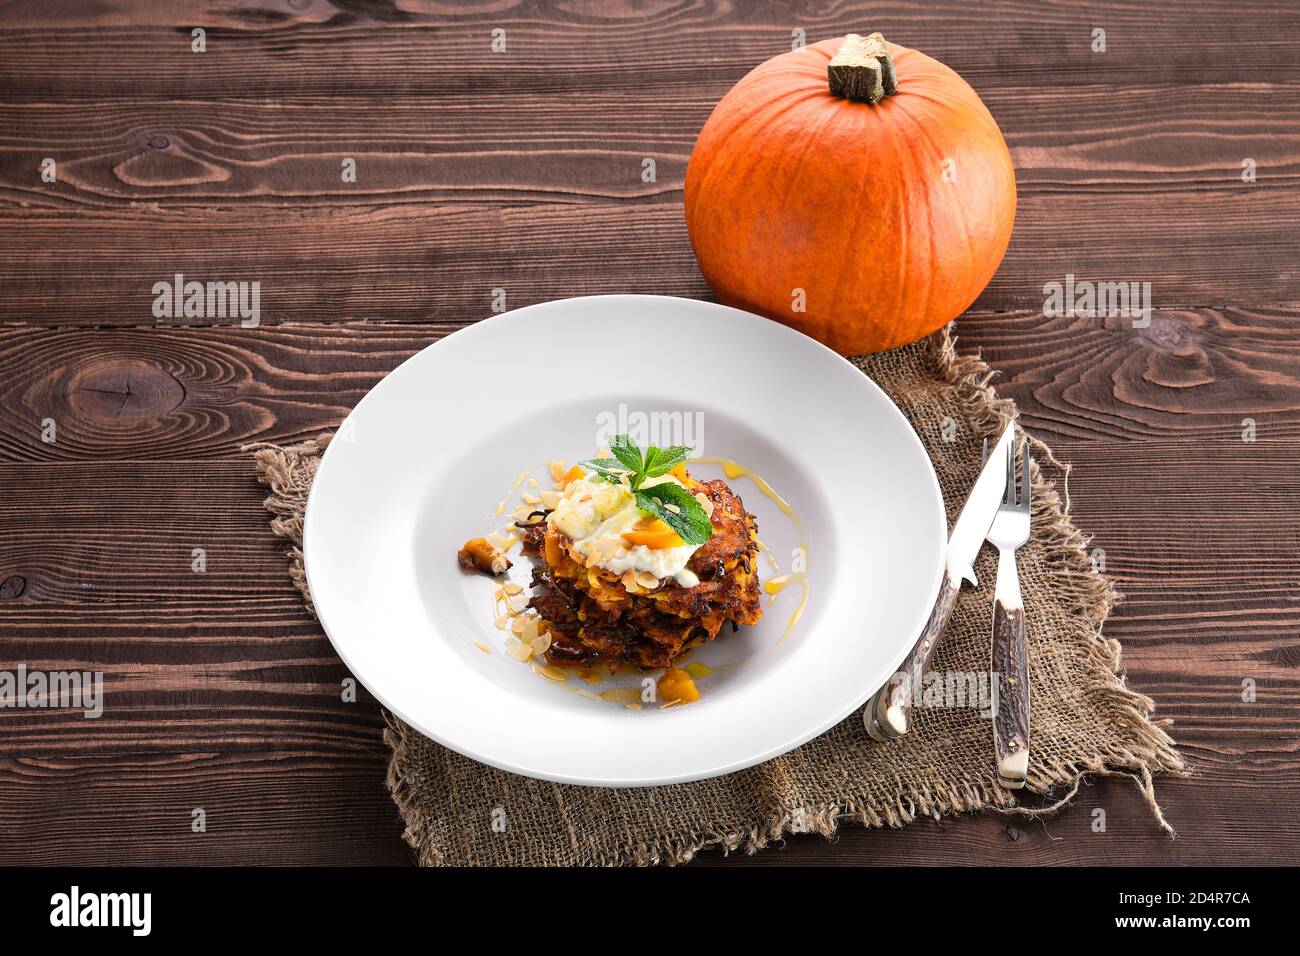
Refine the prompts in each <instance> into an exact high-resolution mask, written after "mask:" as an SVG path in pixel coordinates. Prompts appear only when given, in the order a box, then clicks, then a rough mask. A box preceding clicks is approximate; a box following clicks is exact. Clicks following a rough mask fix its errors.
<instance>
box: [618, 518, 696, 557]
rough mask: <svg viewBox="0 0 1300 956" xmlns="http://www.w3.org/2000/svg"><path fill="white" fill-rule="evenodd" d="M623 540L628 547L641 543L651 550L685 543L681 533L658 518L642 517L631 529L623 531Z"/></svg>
mask: <svg viewBox="0 0 1300 956" xmlns="http://www.w3.org/2000/svg"><path fill="white" fill-rule="evenodd" d="M623 542H624V543H625V544H626V545H627V546H628V547H629V548H635V547H636V546H637V545H639V544H643V545H645V546H646V547H647V548H649V549H650V550H652V551H657V550H660V549H662V548H680V547H681V546H682V545H684V544H685V543H686V542H685V541H683V540H682V537H681V535H679V534H678V533H677V532H676V531H674V530H673V529H672V527H671V526H670V525H668V524H667V523H666V522H664V521H662V520H660V519H659V518H642V519H641V520H639V521H638V522H637V523H636V524H635V525H634V526H633V527H632V530H631V531H626V532H624V533H623Z"/></svg>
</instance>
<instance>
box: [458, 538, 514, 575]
mask: <svg viewBox="0 0 1300 956" xmlns="http://www.w3.org/2000/svg"><path fill="white" fill-rule="evenodd" d="M456 561H457V563H459V564H460V566H461V567H462V568H465V569H466V570H468V571H482V572H483V573H484V574H491V575H494V576H495V575H498V574H504V573H505V572H506V571H508V570H510V559H509V558H507V557H506V556H505V552H504V551H502V550H501V549H500V548H498V547H496V546H495V545H494V544H492V543H491V542H490V541H488V540H487V539H486V538H470V539H469V540H468V541H466V542H465V546H464V547H463V548H461V549H460V550H459V551H458V552H456Z"/></svg>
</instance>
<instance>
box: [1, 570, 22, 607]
mask: <svg viewBox="0 0 1300 956" xmlns="http://www.w3.org/2000/svg"><path fill="white" fill-rule="evenodd" d="M26 590H27V579H26V578H25V577H23V576H22V575H21V574H11V575H9V577H7V578H5V579H4V580H3V581H0V601H10V600H12V599H14V598H18V597H22V596H23V592H24V591H26Z"/></svg>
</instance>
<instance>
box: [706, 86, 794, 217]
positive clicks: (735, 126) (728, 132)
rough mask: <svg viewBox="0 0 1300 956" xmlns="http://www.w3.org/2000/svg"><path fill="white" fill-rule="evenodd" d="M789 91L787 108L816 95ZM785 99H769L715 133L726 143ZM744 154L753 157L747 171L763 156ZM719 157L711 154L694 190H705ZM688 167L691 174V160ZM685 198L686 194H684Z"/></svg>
mask: <svg viewBox="0 0 1300 956" xmlns="http://www.w3.org/2000/svg"><path fill="white" fill-rule="evenodd" d="M788 93H789V95H790V102H789V103H788V104H786V106H785V108H786V109H789V108H792V107H794V106H796V105H798V103H799V102H800V101H801V100H806V99H811V98H812V97H813V96H815V95H816V91H813V90H798V89H794V90H790V91H788ZM784 99H785V96H784V95H781V96H779V98H778V99H776V100H772V101H769V102H768V103H765V104H762V105H759V106H757V107H756V108H755V109H754V110H753V111H752V112H749V113H746V114H744V115H743V116H740V117H738V119H737V120H736V121H735V122H732V123H730V124H728V125H727V126H726V127H725V128H723V129H721V130H719V131H717V133H716V134H715V135H716V138H717V140H718V142H719V143H724V142H725V141H727V140H729V139H730V138H731V137H732V136H735V135H736V134H737V133H739V132H740V131H741V130H742V129H743V128H744V127H745V126H746V125H748V124H749V123H751V122H752V121H753V120H754V119H755V118H756V117H763V118H766V115H767V114H768V113H769V112H771V111H772V107H774V106H776V105H777V104H778V103H781V102H783V101H784ZM715 111H716V110H715ZM709 118H710V119H712V116H711V115H710V117H709ZM707 125H708V120H705V126H707ZM744 155H745V158H747V159H751V163H750V164H749V166H748V168H746V172H749V170H750V169H752V166H753V164H754V163H755V162H757V160H758V159H759V158H761V157H760V156H759V155H758V154H757V153H754V152H752V151H751V152H747V153H745V154H744ZM693 157H694V154H693V153H692V158H693ZM717 159H718V156H717V153H716V152H715V153H714V154H713V155H711V156H710V157H709V164H708V165H707V166H705V167H704V169H703V171H702V172H700V174H699V176H700V178H699V181H698V184H697V186H696V188H695V189H694V190H693V191H694V192H703V191H704V187H705V186H706V185H707V181H708V177H709V176H710V175H711V174H712V173H713V172H714V170H716V169H717V168H718V166H719V164H718V162H717ZM686 169H687V174H688V175H689V173H690V161H689V160H688V161H687V163H686ZM684 193H685V190H683V194H684ZM683 198H685V196H684V195H683Z"/></svg>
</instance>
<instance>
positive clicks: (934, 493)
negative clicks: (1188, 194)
mask: <svg viewBox="0 0 1300 956" xmlns="http://www.w3.org/2000/svg"><path fill="white" fill-rule="evenodd" d="M638 413H644V414H647V415H649V414H650V413H660V414H661V415H662V416H671V415H672V414H673V413H678V414H677V415H676V417H675V418H674V417H660V418H657V419H653V421H654V422H656V423H657V425H658V427H659V429H660V434H663V432H664V431H665V430H666V429H668V428H669V426H672V428H674V429H675V430H677V431H678V432H679V433H680V434H682V435H684V437H685V438H687V439H689V440H690V441H691V442H692V443H693V444H694V445H695V447H696V453H697V454H702V455H707V456H716V457H720V458H729V459H734V460H736V461H739V462H741V463H743V464H744V465H746V466H747V467H749V468H750V469H751V470H753V471H754V472H757V473H758V474H760V475H761V476H763V477H764V478H766V479H767V481H768V482H769V483H770V484H771V486H772V487H773V488H774V489H775V490H776V491H777V492H778V493H780V495H782V496H783V497H784V498H785V499H786V501H788V502H789V504H790V506H791V507H792V509H793V510H794V512H795V513H796V514H797V515H798V517H799V519H800V522H801V524H802V528H800V527H799V526H798V525H797V524H796V523H795V522H794V521H792V520H791V519H790V518H789V517H788V516H787V515H785V514H784V513H783V512H782V511H781V509H780V508H779V507H778V506H777V505H776V504H775V503H774V502H773V501H771V500H770V499H769V498H767V497H766V496H765V495H764V494H762V493H761V492H760V490H759V489H758V488H757V487H756V486H755V484H754V483H753V482H752V481H751V480H750V479H748V478H745V477H739V478H736V479H735V480H733V481H731V482H730V484H731V486H732V488H733V490H734V491H735V492H736V493H737V494H739V495H740V496H741V498H742V499H743V500H744V502H745V505H746V507H747V508H748V510H749V511H751V512H752V513H753V514H754V515H755V516H756V517H757V519H758V527H759V536H760V538H761V539H762V540H763V542H764V543H765V544H766V545H767V546H768V548H769V549H770V551H771V554H772V556H773V558H774V559H775V560H776V561H777V562H778V563H779V564H780V569H781V571H782V572H783V573H784V572H786V571H788V570H789V569H790V566H791V562H792V560H794V559H795V557H796V555H795V549H796V548H799V547H800V545H806V548H807V550H806V562H807V578H808V582H809V596H808V601H807V605H806V607H805V608H804V610H803V613H802V616H801V617H800V618H799V620H798V621H797V623H796V624H795V625H794V626H793V628H790V629H789V632H788V633H786V632H787V624H788V622H789V619H790V617H791V614H792V612H793V611H794V609H795V607H796V606H797V605H798V603H799V600H800V596H801V594H800V588H798V587H795V586H790V587H787V588H785V590H783V591H781V592H780V593H779V594H777V595H776V596H775V598H774V599H773V598H768V597H766V596H765V597H764V600H763V604H764V618H763V620H762V622H760V623H759V624H758V625H757V626H755V627H752V628H742V629H740V630H739V631H737V632H735V633H728V631H729V630H730V626H729V625H728V626H727V627H726V628H724V631H723V633H722V635H720V637H719V638H718V639H717V640H715V641H713V642H710V643H709V644H708V645H707V646H706V647H705V648H702V649H701V650H699V651H697V652H696V654H695V657H694V659H695V660H697V661H701V662H703V663H705V664H707V665H709V666H710V667H714V668H716V669H715V670H714V672H713V673H712V674H710V675H708V676H707V677H705V678H703V679H702V680H700V681H699V682H698V683H699V686H700V691H701V694H702V699H701V700H700V701H698V702H697V703H694V704H690V705H684V706H683V705H677V706H672V707H667V708H661V707H659V706H657V705H647V706H645V707H642V708H641V709H639V710H631V709H628V708H627V707H625V706H623V705H622V704H619V703H611V702H609V701H605V700H593V699H591V698H590V696H584V695H583V694H582V693H580V691H586V692H587V693H588V694H590V693H591V691H592V690H593V689H592V688H589V687H588V686H587V685H586V684H585V683H583V682H582V681H580V680H578V679H576V678H575V679H573V680H571V681H569V682H568V683H566V684H559V683H556V682H554V681H551V680H548V679H546V678H544V677H542V676H540V675H538V674H537V673H535V671H534V670H533V669H532V668H531V667H530V666H529V665H527V664H521V663H519V662H517V661H515V660H513V659H512V658H510V657H509V656H507V655H506V654H505V653H503V647H504V639H505V634H503V633H502V631H500V630H498V629H497V627H496V626H495V624H494V622H493V615H492V610H493V599H492V593H493V589H494V585H495V582H494V581H493V580H491V579H489V578H487V577H486V576H484V575H480V574H472V573H468V572H464V571H462V570H461V569H460V568H459V567H458V565H457V563H456V551H457V550H458V549H459V548H460V546H461V545H462V544H463V543H464V542H465V541H466V540H467V539H469V538H472V537H479V536H482V535H484V534H485V533H487V532H488V531H491V530H493V529H495V528H499V527H502V526H504V524H505V523H506V522H507V521H508V520H510V511H511V510H513V508H514V507H515V506H516V505H518V504H519V503H520V501H519V497H520V494H521V493H522V492H526V491H527V492H530V493H536V492H537V491H539V490H540V489H545V488H549V487H551V477H550V474H549V468H548V463H549V462H550V461H551V460H552V459H556V458H561V459H564V460H565V461H566V462H574V461H576V460H578V459H580V458H585V457H591V456H592V455H593V454H594V453H595V452H596V451H597V449H598V448H599V447H600V446H601V443H602V442H603V441H604V440H605V439H607V437H608V435H610V434H615V433H617V432H618V431H624V430H628V429H627V427H624V426H623V424H622V422H626V423H627V424H628V425H630V426H633V427H635V426H637V425H640V424H641V423H642V421H641V419H640V418H638ZM647 421H651V420H650V419H647ZM666 437H670V438H677V437H678V436H677V435H674V436H666ZM525 468H528V469H531V470H530V472H529V475H530V476H535V477H536V478H537V479H538V481H539V485H540V487H539V488H530V485H529V483H528V481H527V479H526V478H525V479H524V480H523V482H522V483H521V484H520V485H519V486H518V488H516V489H515V490H514V492H513V493H512V494H511V495H510V500H509V504H508V505H507V510H506V513H505V515H504V516H500V517H499V516H498V515H497V514H496V512H497V508H498V503H499V502H500V501H501V500H502V499H503V498H505V497H506V496H507V492H509V491H510V489H511V485H512V484H513V483H514V482H515V481H516V479H517V478H518V477H519V476H520V473H521V472H522V471H523V470H524V469H525ZM691 472H692V474H693V475H695V476H697V477H701V478H706V479H707V478H713V477H721V472H720V470H719V469H718V468H717V467H714V466H707V465H700V466H691ZM945 538H946V524H945V521H944V517H943V503H942V498H941V495H940V491H939V486H938V482H937V481H936V480H935V476H934V471H933V469H932V468H931V466H930V461H929V458H928V457H927V456H926V453H925V450H924V449H923V447H922V445H921V442H920V441H919V440H918V439H917V437H916V435H915V433H914V432H913V431H912V429H911V427H910V426H909V425H908V423H907V421H906V419H904V418H903V416H902V414H901V413H900V412H899V411H898V409H897V408H895V406H894V405H893V403H892V402H890V400H889V398H888V397H886V395H885V394H884V392H882V391H881V390H880V389H879V388H878V387H877V386H876V385H875V383H873V382H872V381H871V380H870V379H869V378H867V377H866V376H865V375H863V374H862V373H861V372H860V371H858V370H857V369H856V368H854V367H853V366H852V365H850V364H849V363H848V362H846V361H845V360H844V359H843V358H841V357H840V356H838V355H836V354H835V353H833V352H831V351H830V350H828V349H826V348H824V347H823V346H822V345H820V344H818V343H817V342H815V341H813V340H812V339H810V338H807V337H806V336H804V335H801V334H800V333H798V332H795V331H792V330H791V329H788V328H786V327H784V326H782V325H779V324H777V323H775V322H771V321H769V320H767V319H762V318H758V317H756V316H753V315H749V314H748V313H745V312H741V311H738V310H735V309H730V308H726V307H724V306H720V305H714V304H712V303H707V302H698V301H694V300H689V299H673V298H664V297H659V296H640V295H614V296H593V297H589V298H579V299H567V300H562V301H558V302H549V303H545V304H543V305H536V306H531V307H529V308H525V309H520V310H518V311H514V312H508V313H505V314H503V315H500V316H496V317H494V318H490V319H486V320H483V321H480V322H477V323H475V324H474V325H472V326H470V327H468V328H466V329H464V330H462V331H459V332H456V333H455V334H453V335H450V336H448V337H447V338H445V339H442V340H441V341H439V342H437V343H436V344H434V345H432V346H430V347H429V348H427V349H425V350H424V351H422V352H420V353H419V354H418V355H415V356H413V357H412V358H411V359H409V360H408V361H406V362H405V363H403V364H402V365H401V366H400V367H399V368H397V369H396V370H394V371H393V372H392V373H391V374H390V375H389V376H388V377H387V378H385V379H384V380H383V381H382V382H380V383H379V384H378V385H376V386H375V388H374V389H372V390H371V392H370V393H369V394H368V395H366V397H365V398H364V399H363V400H362V401H361V402H360V404H358V405H357V407H356V408H355V409H354V410H353V411H352V414H350V415H349V416H348V418H347V420H346V421H345V422H344V424H343V426H342V427H341V428H340V430H339V432H338V433H337V435H336V437H335V439H334V441H333V442H332V443H331V444H330V446H329V449H328V450H327V451H326V453H325V456H324V459H323V460H322V462H321V465H320V470H319V472H318V474H317V476H316V480H315V484H314V485H313V487H312V490H311V496H310V499H309V501H308V505H307V515H306V524H305V529H304V543H303V551H304V554H305V556H306V567H307V578H308V581H309V583H310V585H311V593H312V597H313V599H314V600H315V604H316V610H317V612H318V613H319V615H320V619H321V622H322V624H323V625H324V627H325V631H326V633H327V634H329V637H330V640H331V641H332V642H333V644H334V647H335V649H336V650H337V651H338V653H339V656H340V657H342V658H343V660H344V662H345V663H346V664H347V666H348V667H349V668H350V669H351V671H352V673H353V674H355V675H356V677H357V678H358V679H359V680H360V681H361V682H362V683H363V684H364V685H365V686H366V688H367V689H368V690H369V691H370V692H371V693H372V694H374V696H375V697H376V698H378V699H379V701H380V702H382V703H383V705H384V706H385V707H387V708H388V709H389V710H391V711H392V712H393V713H395V714H397V715H398V716H399V717H401V718H402V719H403V720H405V721H406V722H407V723H409V724H410V725H411V726H413V727H415V728H416V729H417V730H419V731H420V732H421V733H423V734H425V735H427V736H429V737H431V738H433V739H434V740H436V741H438V742H440V743H442V744H445V745H446V746H448V747H450V748H452V749H453V750H457V751H459V752H460V753H462V754H465V755H466V756H468V757H472V758H474V759H475V760H479V761H482V762H483V763H487V764H491V765H493V766H495V767H500V768H502V769H504V770H510V771H513V772H515V773H521V774H526V775H528V776H533V777H541V778H544V779H547V780H558V781H562V782H566V783H576V784H587V785H595V786H628V787H630V786H652V785H657V784H668V783H678V782H682V781H687V780H698V779H701V778H704V777H711V776H715V775H718V774H723V773H728V772H730V771H734V770H740V769H742V768H744V767H748V766H751V765H753V764H756V763H759V762H761V761H763V760H766V759H769V758H771V757H774V756H776V755H778V754H781V753H784V752H786V751H788V750H791V749H792V748H794V747H797V746H798V745H799V744H801V743H803V742H804V741H806V740H809V739H811V738H812V737H814V736H816V735H817V734H819V733H821V732H822V731H824V730H826V729H827V728H829V727H831V726H832V725H834V724H835V723H837V722H838V721H840V720H842V719H844V718H845V717H847V716H848V715H849V714H851V713H852V712H853V711H854V709H855V708H858V707H860V706H861V705H862V704H863V702H864V701H865V700H866V699H867V698H868V697H869V696H870V695H871V694H872V693H873V692H874V691H875V690H876V689H877V688H879V687H880V686H882V685H883V684H884V682H885V681H886V680H887V679H888V677H889V675H891V674H892V673H893V672H894V670H895V669H896V668H897V666H898V665H899V664H900V663H901V662H902V659H903V657H904V656H906V653H907V651H908V649H909V648H910V647H911V645H912V643H913V642H914V640H915V639H916V637H917V635H919V634H920V631H921V627H922V626H923V624H924V623H925V618H926V616H927V614H928V613H929V610H930V606H931V603H932V601H933V598H934V595H935V593H936V591H937V589H938V586H939V580H940V576H941V574H942V570H943V568H942V565H943V549H944V543H945ZM517 551H518V549H515V552H513V553H512V555H511V556H512V558H513V559H514V561H515V566H514V567H513V568H512V569H511V576H512V578H513V579H514V580H516V581H519V582H521V583H527V580H528V572H529V570H530V567H531V562H530V561H529V559H527V558H522V557H520V556H519V555H518V553H517ZM759 573H760V576H761V577H762V579H763V580H764V581H766V580H768V579H770V578H771V577H773V575H774V572H773V569H772V567H771V565H770V564H769V563H768V560H767V558H766V557H763V558H762V559H761V564H760V571H759ZM769 602H771V603H769ZM476 642H482V643H483V644H486V645H487V646H489V647H490V648H491V649H492V651H491V653H484V652H483V651H482V650H480V649H479V648H478V647H477V646H475V645H476ZM616 676H617V677H618V678H619V679H621V682H622V683H623V684H632V685H636V684H637V683H638V681H639V679H640V677H641V676H642V675H640V674H630V673H625V674H620V675H616ZM601 689H602V688H600V687H597V688H594V690H596V691H599V690H601ZM864 733H865V731H864Z"/></svg>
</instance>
